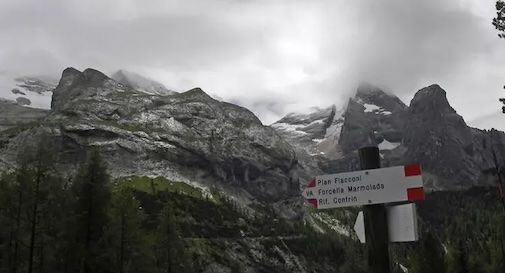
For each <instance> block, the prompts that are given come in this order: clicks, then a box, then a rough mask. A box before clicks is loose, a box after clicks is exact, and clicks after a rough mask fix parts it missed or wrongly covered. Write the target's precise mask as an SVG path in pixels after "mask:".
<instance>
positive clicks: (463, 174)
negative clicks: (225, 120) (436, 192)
mask: <svg viewBox="0 0 505 273" xmlns="http://www.w3.org/2000/svg"><path fill="white" fill-rule="evenodd" d="M292 116H293V117H294V116H297V115H296V114H291V115H289V116H287V117H286V118H283V119H281V121H283V122H284V123H286V122H287V121H291V123H288V124H286V125H282V126H278V125H276V124H279V123H280V121H279V122H278V123H275V124H274V125H273V127H274V128H276V129H277V130H278V131H279V133H281V134H284V135H286V131H285V130H284V129H283V128H287V127H288V125H294V126H298V125H297V124H296V123H295V122H296V121H294V120H293V119H289V117H292ZM340 120H341V124H342V125H341V130H340V134H339V136H338V137H337V138H336V139H337V142H338V143H336V148H335V150H334V151H338V152H334V153H332V154H329V153H321V151H320V150H318V148H319V147H318V146H314V147H313V148H312V150H311V154H312V155H314V156H312V157H308V158H307V157H305V156H300V159H301V160H305V161H306V162H314V161H316V162H318V166H319V168H320V169H322V170H323V172H325V173H335V172H342V171H350V170H355V169H358V168H359V161H358V155H357V150H358V149H359V148H360V147H364V146H368V145H377V146H378V147H379V149H380V151H381V157H382V165H383V166H392V165H400V164H407V163H412V162H419V163H421V164H422V165H423V168H424V171H425V184H426V185H427V186H428V187H431V188H433V189H461V188H468V187H471V186H474V185H483V184H485V185H489V184H491V183H493V181H492V176H490V173H491V172H490V170H491V169H492V168H493V166H494V161H493V156H492V152H491V151H492V149H494V150H495V151H497V152H498V151H500V150H501V149H502V148H503V147H505V134H504V133H503V132H498V131H484V130H479V129H475V128H471V127H469V126H467V125H466V123H465V121H464V120H463V118H462V117H461V116H459V115H458V114H457V113H456V111H454V109H453V108H452V107H451V106H450V104H449V102H448V101H447V98H446V95H445V91H444V90H443V89H442V88H441V87H440V86H438V85H431V86H429V87H426V88H423V89H421V90H419V91H418V92H417V93H416V95H415V97H414V98H413V100H412V102H411V103H410V106H408V107H407V106H406V105H405V104H404V103H403V102H401V101H400V100H399V99H398V98H397V97H396V96H394V95H390V94H387V93H386V92H384V91H382V90H380V89H379V88H376V87H373V86H371V85H361V86H360V87H359V88H358V90H357V92H356V95H355V96H354V97H353V98H350V99H349V101H348V104H347V106H346V108H345V112H344V114H343V116H342V117H341V118H340ZM296 129H297V130H303V128H301V127H296ZM305 138H306V137H305ZM290 141H291V143H294V144H293V145H295V146H297V145H298V146H305V147H307V141H306V139H304V138H302V137H298V138H293V137H291V138H290ZM308 147H310V146H308ZM314 150H315V151H314ZM299 154H303V153H300V151H299ZM316 154H317V156H315V155H316ZM498 161H499V162H501V163H500V164H502V165H503V162H505V160H504V158H503V156H502V155H501V154H499V155H498ZM301 164H302V165H303V164H304V163H303V162H302V163H301Z"/></svg>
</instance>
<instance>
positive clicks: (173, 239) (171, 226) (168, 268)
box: [158, 203, 192, 273]
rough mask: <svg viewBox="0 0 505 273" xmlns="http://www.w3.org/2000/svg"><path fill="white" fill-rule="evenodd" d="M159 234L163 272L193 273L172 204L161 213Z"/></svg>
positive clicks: (166, 206)
mask: <svg viewBox="0 0 505 273" xmlns="http://www.w3.org/2000/svg"><path fill="white" fill-rule="evenodd" d="M158 232H159V237H160V239H161V240H160V243H161V245H160V247H159V250H160V260H161V261H163V263H162V264H163V267H164V270H163V272H166V273H183V272H192V270H191V263H190V261H189V258H188V256H187V254H186V251H185V249H184V242H183V240H182V238H181V235H180V232H179V230H178V228H177V223H176V217H175V215H174V212H173V210H172V205H171V203H166V204H165V206H164V208H163V210H162V212H161V215H160V226H159V231H158Z"/></svg>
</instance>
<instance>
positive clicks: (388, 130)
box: [339, 84, 407, 154]
mask: <svg viewBox="0 0 505 273" xmlns="http://www.w3.org/2000/svg"><path fill="white" fill-rule="evenodd" d="M406 109H407V106H406V105H405V104H404V103H403V102H402V101H400V100H399V99H398V97H396V96H394V95H390V94H387V93H385V92H384V91H382V90H381V89H379V88H377V87H374V86H371V85H369V84H362V85H361V86H359V87H358V90H357V92H356V96H355V97H354V98H351V99H349V102H348V104H347V110H346V112H345V114H344V120H345V122H344V124H343V126H342V132H341V135H340V139H339V145H340V146H341V147H342V150H343V152H344V154H349V153H352V152H353V151H355V150H356V149H359V148H360V147H363V146H366V145H375V144H379V145H380V144H381V143H383V142H384V143H398V144H399V143H400V142H401V140H402V135H403V132H402V130H403V125H404V122H405V119H404V118H405V110H406ZM392 145H394V144H392ZM384 148H386V149H384V150H391V148H393V146H390V147H384Z"/></svg>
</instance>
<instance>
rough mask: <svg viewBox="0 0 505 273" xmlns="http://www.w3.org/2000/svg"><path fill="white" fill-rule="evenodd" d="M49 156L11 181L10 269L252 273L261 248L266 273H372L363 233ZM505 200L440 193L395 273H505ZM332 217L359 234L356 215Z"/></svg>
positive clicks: (32, 161) (5, 238) (489, 191)
mask: <svg viewBox="0 0 505 273" xmlns="http://www.w3.org/2000/svg"><path fill="white" fill-rule="evenodd" d="M42 141H43V140H42ZM48 147H49V146H48V145H44V144H40V145H37V146H36V147H32V148H31V149H27V150H25V151H24V152H23V153H20V155H19V166H20V167H19V168H17V169H16V170H15V171H13V172H8V173H3V174H2V176H1V181H0V202H1V203H0V226H1V227H2V228H1V229H0V254H1V256H0V272H13V273H15V272H30V273H31V272H119V273H122V272H214V271H209V267H210V268H212V264H214V263H218V264H220V265H224V266H226V268H229V270H231V272H244V271H245V267H246V266H247V265H245V264H244V263H243V259H244V258H243V257H242V256H241V255H245V256H247V255H252V254H251V253H248V252H250V251H251V248H252V245H255V244H256V245H260V246H255V247H256V248H261V249H262V251H265V252H266V253H267V254H268V255H271V256H272V257H276V259H277V260H278V263H277V264H276V263H275V262H271V263H264V262H258V265H255V266H256V267H262V268H263V270H264V272H290V271H289V267H286V262H287V261H288V260H289V258H286V257H282V254H281V253H285V252H289V254H290V255H292V256H293V257H297V259H299V260H302V261H304V262H306V266H307V268H310V269H311V270H313V271H314V272H319V271H327V272H329V271H334V272H367V269H366V266H365V265H366V263H365V261H366V257H365V254H364V248H363V246H362V245H361V244H359V243H358V242H357V240H356V239H355V238H354V235H352V233H351V235H349V236H350V237H349V236H345V235H342V234H340V233H338V232H335V231H334V230H331V229H326V230H323V231H321V230H319V231H318V230H316V229H315V228H314V225H313V224H310V223H308V222H307V221H305V220H304V219H303V218H299V219H292V220H285V219H282V218H279V217H277V216H276V214H275V212H273V211H272V209H271V208H268V206H265V207H257V208H255V210H254V211H252V210H248V209H246V208H243V207H241V206H240V205H239V204H238V203H237V202H235V201H234V200H233V199H231V198H227V197H225V196H223V195H220V193H219V192H218V191H217V190H213V191H212V192H211V193H210V194H204V193H203V192H201V191H199V190H197V189H195V188H191V187H190V186H188V185H186V184H183V183H177V182H173V181H168V180H166V179H163V178H149V177H128V178H120V179H113V178H111V177H110V176H109V174H108V172H107V166H106V164H105V162H104V161H103V160H102V158H101V156H100V152H99V150H98V149H95V150H93V151H91V152H90V153H89V155H88V157H87V159H86V161H85V162H82V164H81V166H80V167H79V168H78V170H76V171H75V173H72V175H70V176H69V175H63V174H62V173H60V172H59V171H58V170H57V168H56V167H55V165H54V164H53V163H52V162H54V160H53V159H52V158H51V157H52V154H51V153H50V150H49V148H48ZM498 200H499V198H498V196H497V194H496V191H495V189H493V188H472V189H470V190H467V191H457V192H434V193H431V194H429V195H428V198H427V200H426V201H424V202H422V203H420V204H419V207H418V210H419V214H420V217H421V220H420V221H421V223H420V227H421V230H422V235H421V240H420V241H419V242H416V243H408V244H394V245H392V246H391V248H390V251H391V254H392V257H393V258H392V260H393V261H394V264H392V267H393V268H394V270H395V272H403V270H402V267H408V268H409V269H410V270H409V272H419V273H421V272H447V273H451V272H457V273H459V272H483V273H484V272H490V273H491V272H503V269H504V260H505V259H504V257H505V256H504V252H505V243H504V241H505V234H504V232H503V231H504V230H505V220H504V219H505V217H504V214H503V207H501V204H500V203H499V202H498ZM311 213H318V214H321V212H316V211H312V212H311ZM323 214H324V215H328V216H332V217H334V218H335V219H340V221H341V223H343V225H345V226H348V227H349V228H350V227H351V226H352V225H353V221H354V218H355V215H356V210H355V209H347V210H343V209H340V210H338V209H336V210H329V211H325V212H323ZM279 245H282V246H283V247H284V248H285V250H286V251H284V252H283V251H279V250H278V248H279ZM229 248H235V249H233V251H229V250H230V249H229ZM234 255H235V256H234ZM293 266H296V265H293ZM222 268H223V267H217V269H215V272H221V270H222ZM205 270H207V271H205Z"/></svg>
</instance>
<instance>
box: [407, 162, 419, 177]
mask: <svg viewBox="0 0 505 273" xmlns="http://www.w3.org/2000/svg"><path fill="white" fill-rule="evenodd" d="M403 168H404V171H405V176H416V175H421V165H420V164H417V163H416V164H409V165H405V166H403Z"/></svg>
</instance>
